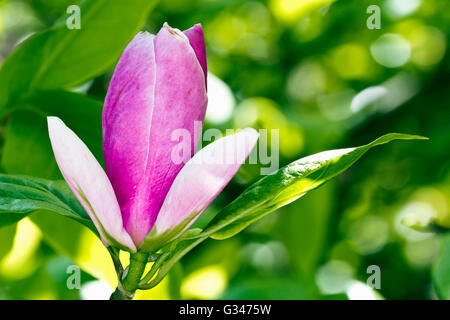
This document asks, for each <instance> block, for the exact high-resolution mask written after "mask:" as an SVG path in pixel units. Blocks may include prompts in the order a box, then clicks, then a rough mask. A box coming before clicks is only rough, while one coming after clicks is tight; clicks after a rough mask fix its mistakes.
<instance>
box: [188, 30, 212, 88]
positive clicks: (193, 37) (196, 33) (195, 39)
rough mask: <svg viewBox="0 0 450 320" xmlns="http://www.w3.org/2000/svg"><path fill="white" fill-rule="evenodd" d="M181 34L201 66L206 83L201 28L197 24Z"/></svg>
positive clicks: (204, 51) (203, 38)
mask: <svg viewBox="0 0 450 320" xmlns="http://www.w3.org/2000/svg"><path fill="white" fill-rule="evenodd" d="M183 33H184V34H185V35H186V37H188V39H189V43H190V44H191V47H192V49H194V52H195V55H196V56H197V59H198V62H199V63H200V65H201V66H202V69H203V73H204V74H205V81H206V75H207V73H208V70H207V68H206V48H205V37H204V35H203V29H202V26H201V25H200V24H199V23H197V24H196V25H194V26H193V27H192V28H190V29H187V30H184V31H183ZM205 85H206V82H205Z"/></svg>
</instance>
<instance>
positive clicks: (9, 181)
mask: <svg viewBox="0 0 450 320" xmlns="http://www.w3.org/2000/svg"><path fill="white" fill-rule="evenodd" d="M38 210H47V211H51V212H53V213H57V214H61V215H63V216H66V217H69V218H72V219H74V220H76V221H78V222H80V223H82V224H84V225H86V226H87V227H89V228H90V229H91V230H94V231H95V227H94V225H93V223H92V221H91V220H90V218H89V216H88V215H87V213H86V211H84V209H83V207H82V206H81V204H80V203H79V202H78V200H77V199H76V198H75V196H74V195H73V193H72V191H71V190H70V189H69V187H68V186H67V184H66V182H65V181H49V180H44V179H37V178H31V177H27V176H16V175H6V174H0V226H2V225H6V224H8V223H9V220H8V219H10V218H7V219H4V218H3V217H4V216H6V217H8V216H11V215H12V216H14V215H17V217H18V219H17V220H20V218H23V217H25V216H26V215H27V214H29V213H31V212H35V211H38ZM95 232H96V231H95Z"/></svg>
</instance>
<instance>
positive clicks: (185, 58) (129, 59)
mask: <svg viewBox="0 0 450 320" xmlns="http://www.w3.org/2000/svg"><path fill="white" fill-rule="evenodd" d="M206 105H207V96H206V87H205V76H204V73H203V70H202V68H201V66H200V63H199V61H198V60H197V57H196V55H195V52H194V50H193V48H192V47H191V45H190V44H189V40H188V38H187V37H186V36H185V35H184V34H183V33H182V32H180V31H179V30H177V29H172V28H170V27H169V26H168V25H165V26H164V27H163V28H162V29H161V30H160V31H159V33H158V34H157V35H156V36H155V37H154V36H151V35H149V34H145V33H144V34H138V35H137V36H136V37H135V39H134V40H133V41H132V42H131V43H130V44H129V45H128V47H127V48H126V49H125V51H124V52H123V54H122V57H121V58H120V61H119V63H118V65H117V68H116V70H115V72H114V76H113V78H112V79H111V83H110V87H109V89H108V93H107V97H106V100H105V106H104V111H103V153H104V156H105V166H106V172H107V174H108V176H109V178H110V180H111V183H112V185H113V187H114V190H115V192H116V195H117V199H118V201H119V205H120V208H121V211H122V216H123V221H124V225H125V228H126V230H127V231H128V232H129V233H130V234H131V237H132V238H133V241H134V243H135V244H136V245H139V244H140V243H141V242H142V240H143V239H144V238H145V236H146V235H147V233H148V232H149V231H150V230H151V228H152V227H153V224H154V222H155V220H156V217H157V215H158V212H159V209H160V208H161V205H162V203H163V201H164V198H165V196H166V194H167V191H168V190H169V188H170V186H171V184H172V182H173V179H175V176H176V175H177V173H178V172H179V171H180V170H181V168H182V167H183V165H184V163H185V162H186V161H187V160H189V158H190V157H191V156H192V155H193V153H194V151H195V148H196V145H197V140H196V139H194V138H193V139H191V141H189V142H188V143H189V145H188V147H189V148H190V151H191V152H190V153H189V154H187V155H186V157H185V158H186V159H184V160H185V161H184V162H181V163H174V162H173V161H172V158H171V153H172V150H173V148H174V147H176V146H179V144H180V142H179V141H172V132H173V131H174V130H175V129H185V130H187V131H188V132H189V133H190V134H191V136H192V137H194V121H199V122H200V124H202V123H203V120H204V116H205V111H206Z"/></svg>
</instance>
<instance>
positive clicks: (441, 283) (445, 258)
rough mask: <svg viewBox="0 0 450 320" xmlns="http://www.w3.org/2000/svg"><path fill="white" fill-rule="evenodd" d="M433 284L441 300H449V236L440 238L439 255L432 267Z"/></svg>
mask: <svg viewBox="0 0 450 320" xmlns="http://www.w3.org/2000/svg"><path fill="white" fill-rule="evenodd" d="M433 283H434V286H435V288H436V291H437V292H438V295H439V297H440V298H441V299H446V300H448V299H450V235H446V236H444V237H443V238H442V243H441V254H440V256H439V258H438V259H437V260H436V262H435V265H434V267H433Z"/></svg>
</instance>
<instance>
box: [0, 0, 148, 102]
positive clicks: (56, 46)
mask: <svg viewBox="0 0 450 320" xmlns="http://www.w3.org/2000/svg"><path fill="white" fill-rule="evenodd" d="M154 4H155V1H152V0H128V1H123V0H87V1H83V2H82V3H81V4H80V13H81V28H80V29H69V28H68V27H67V26H66V18H68V17H69V15H67V16H63V17H61V19H60V20H59V22H57V23H56V25H55V26H54V27H53V28H51V29H49V30H46V31H44V32H41V33H38V34H35V35H33V36H31V37H30V38H29V39H27V40H26V41H24V42H23V43H22V44H21V45H19V47H18V48H17V49H16V50H15V51H14V52H13V53H12V54H11V55H10V56H9V57H8V58H7V59H6V60H5V62H4V63H3V66H2V68H1V70H0V110H4V109H5V108H6V107H7V106H11V105H16V104H17V103H18V102H19V101H22V100H23V99H24V98H25V97H26V96H27V95H29V94H30V93H32V92H33V91H35V90H37V89H55V88H69V87H74V86H76V85H78V84H81V83H83V82H85V81H87V80H89V79H92V78H93V77H95V76H97V75H99V74H101V73H103V72H105V71H106V70H107V69H108V68H109V67H111V66H112V65H113V64H114V62H115V61H116V60H117V58H118V57H119V55H120V53H121V52H122V50H123V49H124V47H125V46H126V44H127V43H128V42H129V41H130V40H131V39H132V37H133V36H134V35H135V34H136V33H137V32H138V31H139V29H140V28H141V26H142V25H143V24H144V21H145V18H146V17H147V15H148V13H149V11H150V10H151V8H152V7H153V6H154ZM17 75H20V76H17ZM61 107H63V106H61Z"/></svg>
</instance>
